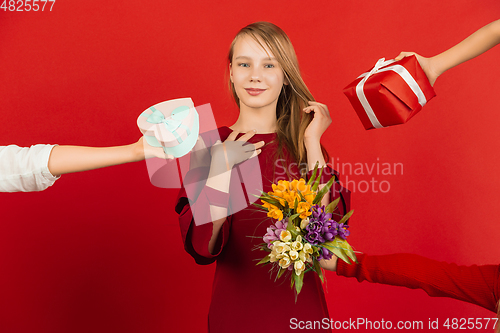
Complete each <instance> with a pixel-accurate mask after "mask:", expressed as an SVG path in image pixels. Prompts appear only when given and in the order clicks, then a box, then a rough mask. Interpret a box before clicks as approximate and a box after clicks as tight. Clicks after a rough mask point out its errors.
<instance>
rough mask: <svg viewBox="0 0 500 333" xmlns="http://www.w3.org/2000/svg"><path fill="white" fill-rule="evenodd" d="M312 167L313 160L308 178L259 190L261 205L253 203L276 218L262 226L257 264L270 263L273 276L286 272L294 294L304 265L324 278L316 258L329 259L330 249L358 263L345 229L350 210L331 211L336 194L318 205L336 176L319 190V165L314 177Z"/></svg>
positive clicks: (281, 182)
mask: <svg viewBox="0 0 500 333" xmlns="http://www.w3.org/2000/svg"><path fill="white" fill-rule="evenodd" d="M317 171H318V163H316V166H315V168H314V171H313V174H312V176H311V178H310V179H309V181H308V182H307V183H306V181H305V180H304V179H302V178H301V179H299V180H297V179H294V180H292V181H284V180H280V181H279V182H278V184H277V185H276V184H272V188H273V191H272V192H268V193H264V192H262V194H261V197H260V200H261V201H262V203H263V205H259V204H257V203H254V205H255V206H256V207H258V208H259V209H261V210H264V211H266V212H267V216H268V217H271V218H273V219H276V220H277V221H276V223H274V224H272V225H271V226H270V227H268V228H267V233H266V234H265V235H264V237H263V240H264V243H262V244H260V245H258V247H257V248H258V249H260V250H264V251H266V252H268V254H267V255H266V256H265V257H264V258H263V259H262V260H261V261H259V262H258V263H257V265H259V264H272V266H273V269H276V270H277V276H276V278H277V279H278V278H280V277H281V276H282V275H283V274H284V273H285V272H289V274H288V273H287V275H290V279H291V287H292V288H293V287H294V286H295V291H296V294H295V295H296V297H297V296H298V294H299V293H300V290H301V289H302V284H303V279H304V274H305V273H307V272H308V271H314V272H316V273H317V274H318V276H319V277H320V279H321V281H322V282H324V279H323V273H322V271H321V267H320V265H319V261H320V260H328V259H331V258H332V255H333V254H335V255H336V256H337V257H338V258H340V259H342V260H344V261H345V262H347V263H349V264H350V263H351V260H352V261H354V262H356V263H357V259H356V255H355V254H354V251H353V250H352V248H351V246H350V245H349V243H348V242H347V241H346V238H347V236H349V233H350V232H349V226H348V225H347V224H346V222H347V220H348V219H349V218H350V217H351V215H352V213H353V211H352V210H351V211H350V212H349V213H347V214H345V215H344V216H336V217H334V211H335V208H336V207H337V204H338V202H339V199H340V198H338V199H336V200H335V201H333V202H331V203H329V204H328V205H327V206H326V207H325V206H321V205H320V203H321V200H322V199H323V196H324V195H325V194H326V193H328V191H329V190H330V188H331V186H332V185H333V182H334V180H335V178H334V177H335V176H333V177H332V178H331V179H330V180H329V181H328V183H327V184H326V185H325V186H324V187H323V188H322V189H321V190H319V191H318V187H319V181H320V179H321V175H322V173H323V169H321V170H320V172H319V175H318V176H317V177H316V174H317ZM335 215H338V214H335ZM337 221H338V222H337ZM295 300H297V298H295Z"/></svg>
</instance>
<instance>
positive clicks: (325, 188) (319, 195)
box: [313, 169, 335, 204]
mask: <svg viewBox="0 0 500 333" xmlns="http://www.w3.org/2000/svg"><path fill="white" fill-rule="evenodd" d="M322 170H323V169H322ZM334 181H335V176H333V177H332V178H330V180H329V181H328V183H326V185H325V186H323V188H321V190H320V191H319V192H318V193H317V194H316V198H314V200H313V204H319V203H320V202H321V200H322V199H323V197H324V196H325V194H326V193H327V192H328V191H329V190H330V188H331V187H332V185H333V182H334Z"/></svg>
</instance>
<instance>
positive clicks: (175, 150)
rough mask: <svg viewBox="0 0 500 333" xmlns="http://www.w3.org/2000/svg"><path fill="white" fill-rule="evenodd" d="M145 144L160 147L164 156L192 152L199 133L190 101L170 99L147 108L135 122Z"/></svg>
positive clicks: (178, 155) (197, 118) (175, 155)
mask: <svg viewBox="0 0 500 333" xmlns="http://www.w3.org/2000/svg"><path fill="white" fill-rule="evenodd" d="M137 126H139V129H140V131H141V132H142V134H144V137H145V139H146V141H147V142H148V144H150V145H151V146H153V147H163V151H164V152H165V154H167V155H173V156H174V157H181V156H184V155H186V154H187V153H188V152H189V151H191V149H193V147H194V145H195V144H196V140H197V138H198V134H199V131H200V125H199V116H198V112H197V111H196V109H195V107H194V104H193V101H192V100H191V98H179V99H173V100H169V101H165V102H161V103H158V104H155V105H153V106H152V107H149V108H148V109H147V110H146V111H144V112H143V113H141V115H140V116H139V118H137Z"/></svg>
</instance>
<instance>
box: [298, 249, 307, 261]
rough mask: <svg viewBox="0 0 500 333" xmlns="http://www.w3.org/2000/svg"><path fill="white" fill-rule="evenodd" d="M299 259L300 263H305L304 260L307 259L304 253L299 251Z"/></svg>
mask: <svg viewBox="0 0 500 333" xmlns="http://www.w3.org/2000/svg"><path fill="white" fill-rule="evenodd" d="M299 258H300V260H302V261H306V259H307V256H306V253H305V252H304V251H300V253H299Z"/></svg>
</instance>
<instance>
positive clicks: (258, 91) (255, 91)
mask: <svg viewBox="0 0 500 333" xmlns="http://www.w3.org/2000/svg"><path fill="white" fill-rule="evenodd" d="M245 90H246V91H247V93H248V94H250V95H252V96H257V95H260V94H262V93H263V92H264V91H266V89H256V88H245Z"/></svg>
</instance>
